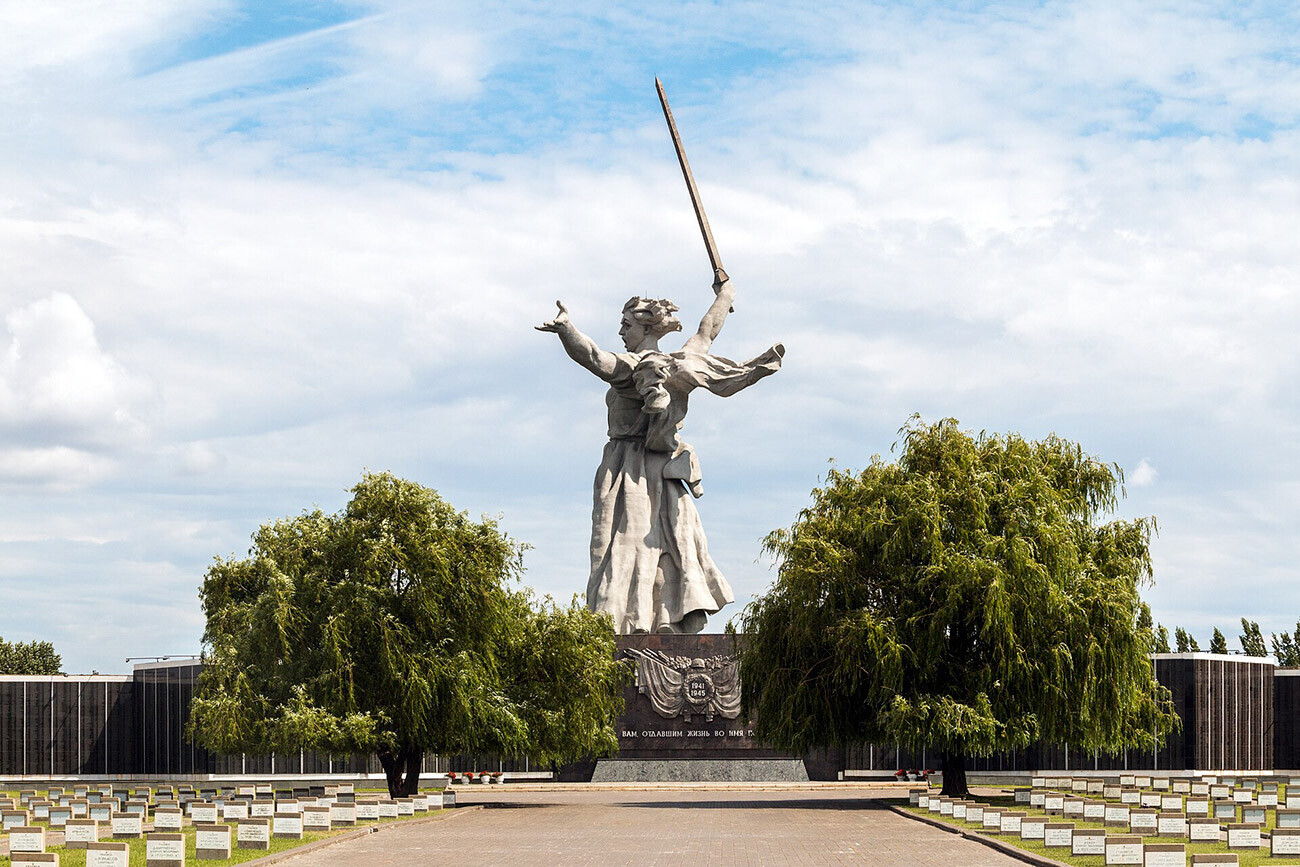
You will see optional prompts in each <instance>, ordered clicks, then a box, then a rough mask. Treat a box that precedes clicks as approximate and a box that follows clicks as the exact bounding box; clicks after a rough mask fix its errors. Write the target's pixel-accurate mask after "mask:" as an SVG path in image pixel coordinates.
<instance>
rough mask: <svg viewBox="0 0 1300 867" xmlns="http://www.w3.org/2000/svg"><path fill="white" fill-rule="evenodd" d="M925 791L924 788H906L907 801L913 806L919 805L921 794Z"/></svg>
mask: <svg viewBox="0 0 1300 867" xmlns="http://www.w3.org/2000/svg"><path fill="white" fill-rule="evenodd" d="M925 793H926V792H925V789H908V790H907V803H909V804H911V805H912V806H913V807H916V806H919V805H920V803H921V796H922V795H924V794H925Z"/></svg>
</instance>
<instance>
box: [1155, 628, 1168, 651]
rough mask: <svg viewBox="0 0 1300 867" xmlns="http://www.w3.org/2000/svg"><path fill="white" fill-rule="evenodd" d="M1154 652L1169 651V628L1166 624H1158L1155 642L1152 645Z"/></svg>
mask: <svg viewBox="0 0 1300 867" xmlns="http://www.w3.org/2000/svg"><path fill="white" fill-rule="evenodd" d="M1151 652H1152V653H1169V652H1170V651H1169V630H1168V629H1166V628H1165V627H1164V624H1163V623H1161V624H1157V625H1156V633H1155V642H1154V643H1153V645H1152V649H1151Z"/></svg>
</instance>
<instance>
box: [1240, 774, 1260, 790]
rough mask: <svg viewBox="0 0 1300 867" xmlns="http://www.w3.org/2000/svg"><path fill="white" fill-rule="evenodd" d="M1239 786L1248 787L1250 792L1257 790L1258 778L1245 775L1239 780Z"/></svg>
mask: <svg viewBox="0 0 1300 867" xmlns="http://www.w3.org/2000/svg"><path fill="white" fill-rule="evenodd" d="M1241 787H1242V788H1243V789H1250V790H1251V791H1252V792H1254V791H1257V790H1258V789H1259V780H1257V779H1255V778H1254V777H1246V778H1245V779H1244V780H1242V781H1241Z"/></svg>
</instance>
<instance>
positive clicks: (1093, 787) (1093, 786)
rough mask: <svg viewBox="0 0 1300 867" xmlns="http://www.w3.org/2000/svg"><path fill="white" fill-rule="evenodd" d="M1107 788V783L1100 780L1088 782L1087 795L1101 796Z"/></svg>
mask: <svg viewBox="0 0 1300 867" xmlns="http://www.w3.org/2000/svg"><path fill="white" fill-rule="evenodd" d="M1105 788H1106V781H1105V780H1103V779H1100V778H1095V779H1091V780H1088V788H1087V794H1089V795H1100V794H1101V793H1102V791H1103V790H1104V789H1105Z"/></svg>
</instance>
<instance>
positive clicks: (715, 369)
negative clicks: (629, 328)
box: [587, 347, 781, 634]
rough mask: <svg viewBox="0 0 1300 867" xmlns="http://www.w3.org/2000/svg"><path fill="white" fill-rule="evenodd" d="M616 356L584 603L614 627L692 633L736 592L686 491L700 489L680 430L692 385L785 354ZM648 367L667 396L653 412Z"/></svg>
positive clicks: (719, 383)
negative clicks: (713, 553)
mask: <svg viewBox="0 0 1300 867" xmlns="http://www.w3.org/2000/svg"><path fill="white" fill-rule="evenodd" d="M617 359H618V364H617V369H616V370H615V372H614V375H613V376H612V377H611V378H610V390H609V393H608V394H607V396H606V399H605V402H606V404H607V405H608V406H609V437H610V440H609V442H608V443H607V444H606V446H605V451H604V454H603V455H602V457H601V462H600V468H599V469H598V470H597V471H596V481H595V490H594V495H595V496H594V505H593V508H592V530H591V577H590V579H589V580H588V582H587V604H588V606H589V607H590V608H591V609H592V610H595V611H604V612H607V613H608V614H610V615H611V616H612V617H613V618H614V625H615V627H616V628H617V630H618V631H619V633H620V634H631V633H637V632H698V631H699V630H700V629H701V628H702V627H703V626H704V621H705V615H707V614H713V613H716V612H717V611H719V610H720V609H721V608H722V606H724V605H726V604H728V603H729V602H732V601H734V599H735V597H734V596H733V594H732V592H731V586H730V585H729V584H728V583H727V579H726V578H724V577H723V576H722V573H721V572H719V571H718V568H717V566H715V565H714V563H713V558H711V557H710V556H709V549H708V543H707V542H706V541H705V538H704V529H703V528H702V527H701V526H700V516H699V512H697V511H696V509H695V503H694V502H693V501H692V499H691V494H692V493H693V494H694V495H695V496H697V497H698V496H700V494H701V493H702V490H701V487H700V482H701V477H700V471H699V462H698V460H696V458H695V455H694V452H693V451H692V450H691V448H690V446H688V445H687V444H685V443H683V442H681V441H680V440H679V439H678V437H677V431H678V429H679V428H680V427H681V424H682V422H683V421H684V419H685V418H686V410H687V404H688V398H689V395H690V392H691V391H692V390H694V389H696V388H701V387H702V388H706V389H708V390H709V391H710V392H712V393H713V394H716V395H718V396H720V397H728V396H730V395H733V394H735V393H736V392H738V391H740V390H742V389H744V388H747V387H748V386H750V385H752V384H754V383H755V382H757V381H758V380H760V379H762V378H763V377H765V376H769V375H771V374H773V373H775V372H776V371H777V370H778V369H779V368H780V366H781V358H780V355H779V354H778V353H777V351H776V349H775V347H774V348H772V349H769V350H767V351H766V352H764V353H763V354H762V355H759V356H758V357H757V358H754V359H751V360H750V361H747V362H744V363H743V364H737V363H736V362H734V361H730V360H728V359H726V358H722V357H720V356H715V355H707V354H702V353H687V352H674V353H671V354H665V353H659V352H639V353H619V354H618V356H617ZM646 362H654V364H653V365H648V364H647V363H646ZM638 366H640V370H639V371H638ZM649 367H653V368H654V370H655V371H658V373H657V376H658V379H659V381H658V383H657V384H658V385H662V387H663V388H665V389H666V390H667V392H668V396H669V400H668V405H667V408H666V409H663V410H662V411H659V412H656V413H653V414H651V413H647V412H645V411H644V409H645V407H646V406H647V403H648V398H647V394H648V393H649V391H656V393H657V390H656V389H653V388H650V389H649V391H648V389H647V383H646V380H647V374H646V371H647V369H648V368H649ZM634 374H636V375H635V376H634ZM661 405H662V401H661V400H656V401H655V408H658V406H661Z"/></svg>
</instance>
